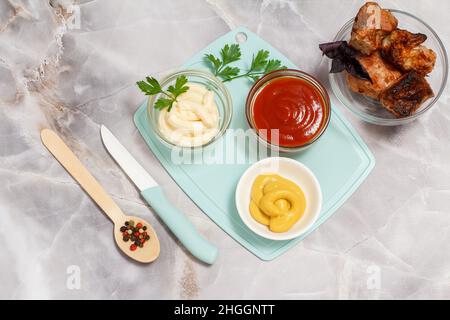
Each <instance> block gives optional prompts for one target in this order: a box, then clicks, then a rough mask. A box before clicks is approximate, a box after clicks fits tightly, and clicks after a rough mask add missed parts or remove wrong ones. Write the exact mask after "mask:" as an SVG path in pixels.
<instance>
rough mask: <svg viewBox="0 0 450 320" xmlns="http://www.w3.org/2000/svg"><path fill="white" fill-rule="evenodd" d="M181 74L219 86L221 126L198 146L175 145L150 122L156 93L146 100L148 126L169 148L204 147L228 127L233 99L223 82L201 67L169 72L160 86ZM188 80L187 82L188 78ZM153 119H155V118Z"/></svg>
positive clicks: (189, 148)
mask: <svg viewBox="0 0 450 320" xmlns="http://www.w3.org/2000/svg"><path fill="white" fill-rule="evenodd" d="M181 75H186V76H189V75H191V76H192V75H193V76H198V77H200V78H204V79H207V80H209V81H211V82H213V83H214V84H215V85H216V86H217V87H218V88H219V90H220V91H221V93H222V94H223V95H224V100H225V101H224V107H223V109H224V122H223V124H222V126H220V127H219V131H218V132H217V134H216V135H215V136H214V138H213V139H211V140H209V141H208V142H207V143H205V144H202V145H199V146H190V147H185V146H179V145H176V144H174V143H172V142H170V141H169V140H168V139H166V138H164V136H163V135H162V134H161V133H160V132H159V130H158V128H155V126H154V125H153V124H152V123H151V121H152V119H153V112H154V110H153V109H154V108H153V104H154V102H155V100H156V97H157V96H158V95H154V96H151V97H149V98H148V101H147V115H148V117H149V119H148V122H149V126H150V128H151V130H152V131H153V132H154V133H155V135H156V136H157V137H158V139H159V140H160V141H161V142H162V143H163V144H165V145H166V146H167V147H169V148H174V147H175V148H181V149H183V150H197V149H201V148H205V147H207V146H209V145H211V144H213V143H215V142H216V141H217V140H219V139H220V138H221V137H222V136H223V135H224V134H225V131H226V130H227V129H228V128H229V126H230V123H231V119H232V117H233V100H232V98H231V94H230V91H229V90H228V88H227V87H226V86H225V85H224V83H223V82H222V81H221V80H220V79H219V78H217V77H216V76H214V75H213V74H212V73H211V72H209V71H206V70H202V69H182V70H178V71H175V72H171V73H169V74H167V75H166V76H164V77H163V78H162V79H161V80H160V84H161V87H163V88H164V87H165V86H167V85H168V84H169V83H170V82H172V81H173V80H175V79H176V78H177V77H178V76H181ZM188 82H189V80H188ZM150 105H151V106H150ZM155 120H157V119H155Z"/></svg>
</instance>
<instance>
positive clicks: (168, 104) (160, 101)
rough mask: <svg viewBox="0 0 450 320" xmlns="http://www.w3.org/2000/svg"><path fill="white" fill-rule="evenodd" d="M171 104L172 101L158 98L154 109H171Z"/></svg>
mask: <svg viewBox="0 0 450 320" xmlns="http://www.w3.org/2000/svg"><path fill="white" fill-rule="evenodd" d="M172 103H173V100H172V99H166V98H159V99H158V100H157V101H156V102H155V109H158V110H162V109H164V108H167V107H171V105H172Z"/></svg>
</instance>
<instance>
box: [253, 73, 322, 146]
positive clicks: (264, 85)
mask: <svg viewBox="0 0 450 320" xmlns="http://www.w3.org/2000/svg"><path fill="white" fill-rule="evenodd" d="M245 113H246V116H247V121H248V124H249V126H250V127H251V128H252V129H254V131H255V133H256V135H257V137H258V140H259V141H260V142H261V143H263V144H265V145H267V146H268V147H270V148H271V149H273V150H275V151H279V152H299V151H302V150H305V149H306V148H308V147H309V146H311V145H312V144H313V143H314V142H316V141H317V140H318V139H319V138H320V137H321V136H322V134H323V133H324V132H325V130H326V128H327V126H328V123H329V122H330V113H331V107H330V98H329V96H328V93H327V91H326V89H325V88H324V87H323V85H322V84H321V83H320V82H319V81H318V80H317V79H315V78H314V77H312V76H311V75H309V74H307V73H305V72H302V71H299V70H294V69H284V70H277V71H273V72H271V73H268V74H266V75H265V76H264V77H262V78H261V79H259V80H258V81H257V82H256V83H255V84H254V85H253V87H252V88H251V89H250V92H249V94H248V96H247V101H246V106H245Z"/></svg>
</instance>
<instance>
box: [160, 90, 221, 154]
mask: <svg viewBox="0 0 450 320" xmlns="http://www.w3.org/2000/svg"><path fill="white" fill-rule="evenodd" d="M186 85H187V86H188V87H189V90H188V91H186V92H185V93H183V94H181V95H180V96H178V97H177V101H176V102H174V104H173V106H172V109H171V111H170V112H169V111H168V110H167V109H163V110H161V112H160V114H159V119H158V127H159V131H160V133H161V134H162V135H163V136H164V138H166V139H167V140H168V141H170V142H172V143H173V144H175V145H177V146H180V147H196V146H201V145H204V144H206V143H207V142H209V141H210V140H211V139H213V138H214V137H215V136H216V134H217V132H218V130H219V110H218V108H217V105H216V103H215V101H214V92H212V91H210V90H208V89H206V88H205V87H204V86H202V85H200V84H196V83H187V84H186Z"/></svg>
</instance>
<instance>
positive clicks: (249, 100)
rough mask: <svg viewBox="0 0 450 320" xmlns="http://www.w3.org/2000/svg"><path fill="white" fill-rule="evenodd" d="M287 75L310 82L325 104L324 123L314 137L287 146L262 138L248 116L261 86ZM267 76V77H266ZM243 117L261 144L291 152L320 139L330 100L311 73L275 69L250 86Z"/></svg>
mask: <svg viewBox="0 0 450 320" xmlns="http://www.w3.org/2000/svg"><path fill="white" fill-rule="evenodd" d="M277 74H279V75H278V76H275V77H273V78H270V77H271V76H274V75H277ZM288 76H293V77H297V78H300V79H303V80H305V81H306V82H308V83H310V84H312V85H313V86H314V87H315V89H316V90H317V91H318V92H319V94H320V96H321V97H322V99H323V101H324V102H325V106H326V111H327V112H326V113H325V116H326V119H325V123H324V125H323V126H322V129H321V130H320V133H319V134H318V135H317V136H315V137H314V139H312V140H311V141H308V142H307V143H305V144H302V145H299V146H294V147H289V146H281V145H276V144H272V143H271V142H270V141H267V140H266V139H264V138H262V137H261V136H260V135H259V133H258V130H257V129H256V127H255V126H254V125H253V124H252V121H251V119H250V118H251V117H250V108H251V107H252V105H253V104H254V100H255V99H254V97H256V96H255V95H256V94H258V93H259V92H260V90H261V88H263V86H264V85H265V84H266V83H267V82H269V81H271V80H274V79H277V78H283V77H288ZM268 78H269V79H268ZM245 117H246V118H247V123H248V125H249V127H250V128H251V129H252V130H253V132H254V133H255V134H256V136H257V138H258V140H259V141H260V142H262V143H263V144H265V145H267V146H269V147H270V148H272V149H275V150H279V151H281V152H288V153H292V152H298V151H302V150H304V149H306V148H308V147H309V146H311V145H312V144H313V143H314V142H316V141H318V140H319V139H320V137H322V135H323V133H324V132H325V131H326V129H327V128H328V125H329V123H330V119H331V100H330V96H329V94H328V91H327V89H326V88H325V86H324V85H323V84H322V83H321V82H320V81H319V80H318V79H317V78H316V77H314V76H312V75H311V74H309V73H307V72H304V71H301V70H298V69H280V70H275V71H272V72H269V73H267V74H265V75H264V76H262V77H261V78H260V79H258V80H257V81H256V82H255V83H254V84H253V86H252V87H251V88H250V90H249V92H248V94H247V99H246V101H245Z"/></svg>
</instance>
